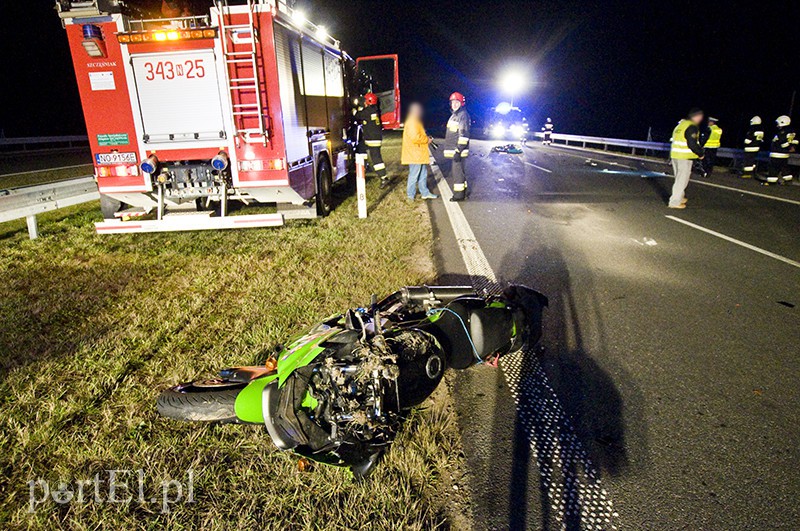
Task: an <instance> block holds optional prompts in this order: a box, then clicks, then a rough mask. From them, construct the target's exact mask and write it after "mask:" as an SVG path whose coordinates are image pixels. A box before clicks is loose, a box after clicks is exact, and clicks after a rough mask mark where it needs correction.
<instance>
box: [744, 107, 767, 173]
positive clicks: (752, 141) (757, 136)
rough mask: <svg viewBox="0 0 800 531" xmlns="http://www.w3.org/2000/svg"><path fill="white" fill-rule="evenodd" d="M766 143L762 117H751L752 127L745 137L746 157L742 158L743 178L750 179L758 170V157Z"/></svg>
mask: <svg viewBox="0 0 800 531" xmlns="http://www.w3.org/2000/svg"><path fill="white" fill-rule="evenodd" d="M763 143H764V127H763V126H762V125H761V117H760V116H753V117H752V118H750V128H749V129H748V130H747V134H746V135H745V137H744V159H743V160H742V178H743V179H749V178H751V177H752V176H753V174H754V173H755V172H756V164H757V163H756V157H757V156H758V151H759V150H760V149H761V144H763Z"/></svg>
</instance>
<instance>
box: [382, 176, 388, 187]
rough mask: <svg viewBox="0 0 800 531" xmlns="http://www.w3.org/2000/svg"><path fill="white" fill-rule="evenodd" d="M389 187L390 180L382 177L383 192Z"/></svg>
mask: <svg viewBox="0 0 800 531" xmlns="http://www.w3.org/2000/svg"><path fill="white" fill-rule="evenodd" d="M387 186H389V178H388V177H381V190H383V189H384V188H386V187H387Z"/></svg>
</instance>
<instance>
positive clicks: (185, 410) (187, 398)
mask: <svg viewBox="0 0 800 531" xmlns="http://www.w3.org/2000/svg"><path fill="white" fill-rule="evenodd" d="M246 386H247V384H246V383H241V382H230V381H227V380H219V379H212V380H200V381H196V382H188V383H184V384H181V385H176V386H175V387H172V388H170V389H167V390H165V391H163V392H162V393H161V396H159V397H158V401H157V402H156V405H157V406H158V412H159V413H160V414H161V415H163V416H165V417H169V418H172V419H176V420H189V421H200V422H225V423H230V422H238V418H237V417H236V412H235V411H234V404H235V403H236V396H237V395H238V394H239V391H241V390H242V389H244V388H245V387H246Z"/></svg>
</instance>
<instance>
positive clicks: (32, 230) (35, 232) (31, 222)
mask: <svg viewBox="0 0 800 531" xmlns="http://www.w3.org/2000/svg"><path fill="white" fill-rule="evenodd" d="M25 221H27V222H28V237H29V238H30V239H31V240H35V239H36V238H38V237H39V222H38V221H36V216H26V217H25Z"/></svg>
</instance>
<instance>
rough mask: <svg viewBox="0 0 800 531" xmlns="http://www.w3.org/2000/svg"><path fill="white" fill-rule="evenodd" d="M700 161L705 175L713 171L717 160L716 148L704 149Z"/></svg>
mask: <svg viewBox="0 0 800 531" xmlns="http://www.w3.org/2000/svg"><path fill="white" fill-rule="evenodd" d="M701 162H702V163H703V171H704V172H705V173H706V175H711V172H713V171H714V163H716V162H717V148H709V149H706V150H705V154H704V156H703V160H702V161H701Z"/></svg>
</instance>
